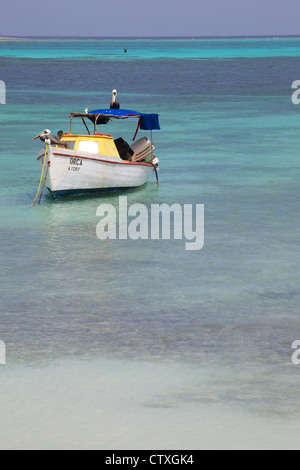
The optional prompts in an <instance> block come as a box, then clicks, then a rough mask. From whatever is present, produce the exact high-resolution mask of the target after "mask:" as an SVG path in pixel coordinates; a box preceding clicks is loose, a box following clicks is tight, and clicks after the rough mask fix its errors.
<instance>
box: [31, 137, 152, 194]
mask: <svg viewBox="0 0 300 470" xmlns="http://www.w3.org/2000/svg"><path fill="white" fill-rule="evenodd" d="M44 155H45V151H44V150H43V151H41V152H40V154H39V156H38V160H39V161H40V163H41V165H43V160H44ZM46 168H47V169H48V172H47V180H46V187H47V188H48V190H49V191H50V192H51V194H52V196H53V198H54V199H59V198H66V197H74V196H85V195H92V194H99V193H101V192H103V191H108V190H121V189H128V188H136V187H139V186H142V185H143V184H145V183H146V182H147V181H148V179H149V177H150V175H151V173H152V171H153V165H152V164H151V163H146V162H129V161H127V160H122V159H120V158H118V157H115V156H107V155H97V154H93V153H87V152H79V151H76V152H75V151H74V150H67V149H63V148H53V147H50V146H49V147H48V151H47V159H46Z"/></svg>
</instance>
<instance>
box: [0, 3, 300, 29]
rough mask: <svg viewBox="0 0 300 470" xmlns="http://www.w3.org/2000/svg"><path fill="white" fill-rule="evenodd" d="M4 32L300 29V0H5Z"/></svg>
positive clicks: (0, 17) (1, 10) (0, 16)
mask: <svg viewBox="0 0 300 470" xmlns="http://www.w3.org/2000/svg"><path fill="white" fill-rule="evenodd" d="M0 34H2V35H3V36H5V35H10V36H14V35H15V36H18V35H20V36H236V35H239V36H243V35H245V36H247V35H289V34H291V35H296V34H300V0H180V1H179V0H105V1H104V0H49V1H45V0H44V1H41V0H2V3H1V6H0Z"/></svg>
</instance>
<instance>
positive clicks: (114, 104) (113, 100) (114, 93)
mask: <svg viewBox="0 0 300 470" xmlns="http://www.w3.org/2000/svg"><path fill="white" fill-rule="evenodd" d="M116 97H117V90H113V91H112V98H111V103H110V109H120V103H118V101H116Z"/></svg>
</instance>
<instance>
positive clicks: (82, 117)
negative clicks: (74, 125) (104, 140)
mask: <svg viewBox="0 0 300 470" xmlns="http://www.w3.org/2000/svg"><path fill="white" fill-rule="evenodd" d="M81 119H82V122H83V124H84V125H85V128H86V130H87V131H88V134H89V135H91V133H90V130H89V128H88V126H87V125H86V122H85V120H84V118H83V117H82V116H81Z"/></svg>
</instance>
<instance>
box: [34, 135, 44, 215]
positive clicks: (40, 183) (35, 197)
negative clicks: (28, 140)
mask: <svg viewBox="0 0 300 470" xmlns="http://www.w3.org/2000/svg"><path fill="white" fill-rule="evenodd" d="M47 151H48V144H47V143H46V148H45V155H44V161H43V168H42V173H41V179H40V184H39V188H38V190H37V193H36V196H35V198H34V200H33V203H32V206H34V204H35V203H36V200H37V198H38V195H39V192H40V189H41V184H42V180H43V175H44V171H45V163H46V159H47Z"/></svg>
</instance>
